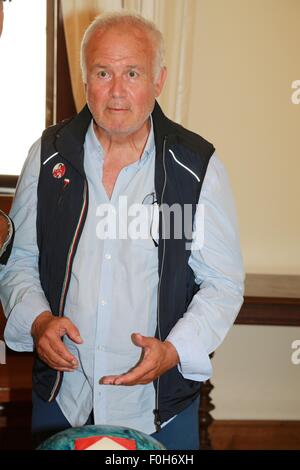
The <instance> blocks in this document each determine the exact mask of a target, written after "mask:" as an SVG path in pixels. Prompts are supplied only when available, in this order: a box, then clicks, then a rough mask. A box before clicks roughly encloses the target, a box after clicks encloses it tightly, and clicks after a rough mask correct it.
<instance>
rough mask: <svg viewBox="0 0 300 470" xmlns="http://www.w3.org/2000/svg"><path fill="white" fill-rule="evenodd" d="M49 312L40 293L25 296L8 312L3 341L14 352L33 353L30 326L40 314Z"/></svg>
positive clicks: (45, 301) (47, 305)
mask: <svg viewBox="0 0 300 470" xmlns="http://www.w3.org/2000/svg"><path fill="white" fill-rule="evenodd" d="M45 311H48V312H50V311H51V310H50V307H49V304H48V302H47V300H46V299H45V296H44V295H43V294H41V293H37V292H34V293H30V294H27V295H26V296H25V297H24V298H23V300H22V301H21V302H20V303H18V304H17V305H16V306H15V307H14V308H13V309H12V311H11V312H10V315H9V317H8V320H7V323H6V326H5V330H4V340H5V343H6V344H7V346H8V347H9V348H10V349H13V350H14V351H33V349H34V348H33V346H34V343H33V338H32V336H31V326H32V323H33V322H34V320H35V319H36V317H38V316H39V315H40V314H41V313H42V312H45Z"/></svg>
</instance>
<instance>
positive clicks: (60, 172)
mask: <svg viewBox="0 0 300 470" xmlns="http://www.w3.org/2000/svg"><path fill="white" fill-rule="evenodd" d="M65 173H66V166H65V165H64V164H63V163H57V164H56V165H55V166H54V167H53V170H52V175H53V176H54V178H62V177H63V176H64V174H65Z"/></svg>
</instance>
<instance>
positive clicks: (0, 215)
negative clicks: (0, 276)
mask: <svg viewBox="0 0 300 470" xmlns="http://www.w3.org/2000/svg"><path fill="white" fill-rule="evenodd" d="M0 217H4V218H5V219H6V220H7V223H8V234H7V238H6V240H5V242H4V243H3V245H2V247H1V248H0V257H1V256H2V255H3V253H4V252H5V250H6V248H7V245H8V244H9V242H10V240H11V237H12V234H13V225H12V223H11V220H10V218H9V217H8V216H7V215H6V214H5V212H2V211H1V210H0Z"/></svg>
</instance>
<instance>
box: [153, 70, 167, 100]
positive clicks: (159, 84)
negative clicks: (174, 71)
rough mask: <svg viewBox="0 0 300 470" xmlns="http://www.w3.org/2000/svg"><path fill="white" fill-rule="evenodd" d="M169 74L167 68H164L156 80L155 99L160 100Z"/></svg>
mask: <svg viewBox="0 0 300 470" xmlns="http://www.w3.org/2000/svg"><path fill="white" fill-rule="evenodd" d="M167 75H168V72H167V68H166V67H162V69H161V70H160V72H159V75H158V77H157V79H156V80H155V83H154V87H155V97H156V98H158V97H159V95H160V94H161V92H162V89H163V87H164V83H165V81H166V78H167Z"/></svg>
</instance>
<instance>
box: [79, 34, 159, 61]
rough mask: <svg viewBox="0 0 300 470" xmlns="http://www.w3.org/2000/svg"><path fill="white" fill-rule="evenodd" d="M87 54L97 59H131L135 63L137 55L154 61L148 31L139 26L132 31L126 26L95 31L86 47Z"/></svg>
mask: <svg viewBox="0 0 300 470" xmlns="http://www.w3.org/2000/svg"><path fill="white" fill-rule="evenodd" d="M86 53H87V56H94V58H95V59H101V58H103V59H106V60H110V61H111V60H113V61H116V62H119V61H122V60H125V61H126V60H129V59H130V61H131V62H132V64H135V62H136V60H135V59H137V56H140V58H142V59H144V60H145V61H148V60H151V61H153V45H152V43H151V40H150V39H149V37H148V35H147V33H145V32H144V31H142V30H139V29H137V28H132V29H131V30H130V32H128V30H126V29H125V28H124V27H119V28H116V27H114V28H109V29H106V30H104V31H103V30H100V31H95V32H94V33H93V34H92V36H91V38H90V40H89V42H88V44H87V49H86Z"/></svg>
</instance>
